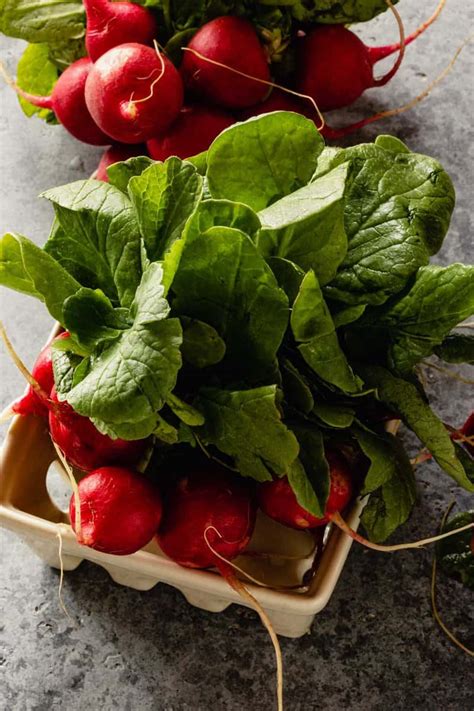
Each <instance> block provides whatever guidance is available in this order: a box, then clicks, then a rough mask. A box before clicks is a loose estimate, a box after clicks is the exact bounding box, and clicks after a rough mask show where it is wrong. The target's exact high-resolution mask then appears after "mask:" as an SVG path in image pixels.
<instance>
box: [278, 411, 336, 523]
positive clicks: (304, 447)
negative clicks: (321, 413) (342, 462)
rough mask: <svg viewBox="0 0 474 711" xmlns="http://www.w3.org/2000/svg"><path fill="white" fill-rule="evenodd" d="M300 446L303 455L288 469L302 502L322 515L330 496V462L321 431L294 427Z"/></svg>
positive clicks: (312, 510) (305, 427)
mask: <svg viewBox="0 0 474 711" xmlns="http://www.w3.org/2000/svg"><path fill="white" fill-rule="evenodd" d="M292 430H293V432H294V434H295V435H296V438H297V440H298V444H299V446H300V454H299V458H298V459H296V460H295V461H294V462H293V463H292V465H291V466H290V468H289V470H288V481H289V483H290V486H291V488H292V489H293V491H294V493H295V495H296V499H297V501H298V503H299V505H300V506H302V507H303V508H304V509H306V511H309V512H310V513H311V514H313V516H317V517H318V518H322V517H323V516H324V509H325V508H326V502H327V499H328V496H329V487H330V478H329V465H328V463H327V460H326V457H325V455H324V441H323V437H322V434H321V432H320V431H319V430H318V429H317V428H316V427H315V426H314V425H312V426H305V425H294V426H293V427H292Z"/></svg>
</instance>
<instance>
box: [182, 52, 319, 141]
mask: <svg viewBox="0 0 474 711" xmlns="http://www.w3.org/2000/svg"><path fill="white" fill-rule="evenodd" d="M181 49H182V51H183V52H191V54H194V55H195V56H196V57H198V58H199V59H202V60H203V62H208V64H214V65H215V66H216V67H221V68H222V69H228V70H229V72H233V73H234V74H238V75H239V76H241V77H245V78H246V79H252V80H253V81H256V82H258V83H259V84H265V86H271V87H273V88H274V89H280V91H284V92H286V93H287V94H292V96H297V97H298V98H300V99H306V100H307V101H309V102H310V103H311V104H312V106H313V108H314V110H315V111H316V114H317V116H318V119H319V121H320V122H321V123H320V125H319V126H317V127H316V128H317V129H318V131H321V130H322V129H323V128H324V126H325V125H326V120H325V118H324V116H323V114H322V113H321V111H320V110H319V107H318V105H317V103H316V102H315V100H314V99H313V97H312V96H308V95H307V94H300V93H299V92H298V91H293V89H288V88H287V87H286V86H281V85H280V84H275V82H273V81H267V80H266V79H260V78H259V77H253V76H252V75H251V74H246V73H245V72H241V71H240V70H239V69H234V67H230V66H229V65H228V64H223V63H222V62H217V61H216V60H215V59H209V57H205V56H204V55H203V54H201V53H200V52H197V51H196V50H195V49H192V48H191V47H181Z"/></svg>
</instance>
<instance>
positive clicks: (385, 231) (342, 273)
mask: <svg viewBox="0 0 474 711" xmlns="http://www.w3.org/2000/svg"><path fill="white" fill-rule="evenodd" d="M345 161H350V164H351V171H350V178H351V179H350V182H349V185H348V189H347V190H346V204H345V229H346V233H347V238H348V241H349V245H348V251H347V254H346V256H345V259H344V261H343V263H342V264H341V266H340V267H339V271H338V273H337V275H336V277H335V278H334V279H333V280H332V281H331V283H330V284H328V285H327V286H326V289H325V293H326V295H327V296H328V297H329V298H331V299H335V300H340V301H344V302H346V303H348V304H382V303H383V302H384V301H386V300H387V298H389V297H390V296H391V295H392V294H395V293H397V292H399V291H401V290H402V289H404V288H405V286H406V285H407V283H408V281H409V279H410V278H411V277H412V276H413V275H414V274H415V273H416V272H417V270H418V269H419V267H421V266H424V265H425V264H427V263H428V260H429V257H430V255H431V254H435V253H436V252H437V251H438V250H439V248H440V247H441V244H442V242H443V239H444V236H445V234H446V232H447V230H448V227H449V221H450V219H451V213H452V211H453V207H454V189H453V186H452V183H451V180H450V178H449V176H448V175H447V173H446V172H445V171H444V170H443V168H442V167H441V165H440V164H439V163H438V162H437V161H436V160H434V159H433V158H429V157H428V156H424V155H419V154H417V153H401V152H393V151H388V150H384V149H383V148H381V147H380V146H377V145H374V144H362V145H359V146H354V147H352V148H347V149H345V150H343V151H340V153H338V154H337V156H336V158H335V160H334V163H335V164H339V163H341V162H345Z"/></svg>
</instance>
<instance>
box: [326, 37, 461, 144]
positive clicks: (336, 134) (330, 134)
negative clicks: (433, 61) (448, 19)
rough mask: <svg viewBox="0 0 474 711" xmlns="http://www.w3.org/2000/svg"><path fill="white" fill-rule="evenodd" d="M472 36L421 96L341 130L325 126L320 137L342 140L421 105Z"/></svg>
mask: <svg viewBox="0 0 474 711" xmlns="http://www.w3.org/2000/svg"><path fill="white" fill-rule="evenodd" d="M473 36H474V35H470V36H469V37H466V39H465V40H464V42H463V43H462V44H461V45H460V46H459V47H458V48H457V50H456V52H455V53H454V56H453V58H452V59H451V61H450V62H449V64H448V65H447V66H446V67H445V68H444V69H443V71H442V72H441V73H440V74H438V76H437V77H436V79H434V81H432V82H431V84H430V85H429V86H428V87H427V88H426V89H425V90H424V91H422V92H421V94H418V96H415V98H414V99H412V100H411V101H409V102H408V103H407V104H404V105H403V106H398V107H397V108H395V109H387V110H386V111H380V112H379V113H377V114H373V115H372V116H369V117H368V118H365V119H362V120H361V121H357V122H356V123H352V124H350V125H349V126H343V127H341V128H332V127H331V126H328V125H327V124H325V125H324V126H323V128H322V129H319V130H320V131H321V135H322V136H324V137H325V138H328V139H329V140H338V139H340V138H344V136H347V135H349V134H350V133H354V131H358V130H359V129H361V128H364V126H368V125H369V124H371V123H375V122H376V121H380V120H381V119H384V118H389V117H390V116H398V115H399V114H403V113H405V111H408V110H409V109H412V108H413V107H414V106H416V105H417V104H419V103H421V102H422V101H423V99H426V97H427V96H429V94H431V92H432V91H433V89H434V88H435V87H436V86H438V84H440V83H441V82H442V81H443V79H444V78H445V77H446V76H447V75H448V74H449V73H450V71H451V70H452V68H453V67H454V65H455V63H456V60H457V58H458V57H459V55H460V54H461V52H462V50H463V49H464V47H465V46H466V45H467V44H468V43H469V42H470V41H471V39H472V38H473Z"/></svg>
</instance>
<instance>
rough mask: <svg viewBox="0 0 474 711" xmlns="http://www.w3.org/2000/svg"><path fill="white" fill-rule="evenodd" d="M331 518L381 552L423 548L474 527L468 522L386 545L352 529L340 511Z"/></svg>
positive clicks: (347, 531) (339, 525) (364, 544)
mask: <svg viewBox="0 0 474 711" xmlns="http://www.w3.org/2000/svg"><path fill="white" fill-rule="evenodd" d="M329 518H330V520H331V521H332V523H334V524H335V525H336V526H337V527H338V528H340V529H341V531H344V533H345V534H347V535H348V536H349V537H350V538H352V539H353V540H354V541H357V542H358V543H360V544H361V545H363V546H365V547H366V548H371V549H372V550H374V551H380V552H381V553H393V552H394V551H404V550H408V549H409V548H423V547H424V546H427V545H429V544H430V543H436V542H437V541H441V540H443V538H449V537H450V536H454V535H456V534H457V533H461V531H468V530H469V529H471V528H474V523H468V524H466V526H462V527H461V528H456V529H455V530H454V531H448V532H447V533H441V534H439V535H437V536H432V537H431V538H423V539H421V540H420V541H412V542H411V543H397V544H395V545H393V546H384V545H381V544H379V543H373V542H372V541H369V540H367V538H364V536H361V535H360V534H359V533H357V531H354V529H352V528H351V527H350V526H349V525H348V524H347V523H346V522H345V521H344V519H343V518H342V516H341V514H340V513H338V512H336V513H334V514H331V515H330V516H329Z"/></svg>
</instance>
